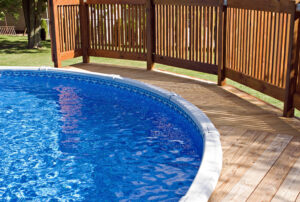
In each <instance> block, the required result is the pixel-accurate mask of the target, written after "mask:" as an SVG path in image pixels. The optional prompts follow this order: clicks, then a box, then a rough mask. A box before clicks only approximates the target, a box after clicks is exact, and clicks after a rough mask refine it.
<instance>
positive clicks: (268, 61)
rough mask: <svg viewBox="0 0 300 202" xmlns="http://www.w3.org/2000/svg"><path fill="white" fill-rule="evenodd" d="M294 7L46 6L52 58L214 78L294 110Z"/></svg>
mask: <svg viewBox="0 0 300 202" xmlns="http://www.w3.org/2000/svg"><path fill="white" fill-rule="evenodd" d="M296 3H298V2H295V1H290V0H251V1H248V0H228V1H227V5H224V2H223V0H189V1H186V0H85V1H83V0H49V5H50V6H49V13H50V15H51V37H52V58H53V61H54V63H55V66H56V67H60V66H61V61H62V60H66V59H70V58H74V57H79V56H83V62H84V63H88V62H89V56H99V57H110V58H123V59H132V60H142V61H147V69H148V70H151V69H152V68H153V66H154V63H161V64H166V65H172V66H177V67H181V68H186V69H191V70H196V71H200V72H206V73H211V74H217V75H218V84H219V85H223V84H225V79H226V78H230V79H232V80H234V81H237V82H239V83H242V84H244V85H246V86H249V87H251V88H253V89H255V90H258V91H260V92H262V93H265V94H267V95H269V96H272V97H274V98H276V99H278V100H281V101H283V102H284V116H288V117H290V116H293V114H294V108H298V109H300V66H299V62H298V60H299V44H300V41H299V31H300V29H299V13H298V12H297V11H296V6H297V4H296Z"/></svg>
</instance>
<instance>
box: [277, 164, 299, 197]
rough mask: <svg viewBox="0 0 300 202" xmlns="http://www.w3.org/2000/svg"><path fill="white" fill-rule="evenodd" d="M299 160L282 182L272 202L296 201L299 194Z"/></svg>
mask: <svg viewBox="0 0 300 202" xmlns="http://www.w3.org/2000/svg"><path fill="white" fill-rule="evenodd" d="M299 176H300V158H298V160H297V161H296V163H295V164H294V165H293V167H292V168H291V170H290V172H289V174H288V175H287V177H286V178H285V180H284V182H283V183H282V185H281V186H280V188H279V190H278V191H277V193H276V195H275V196H274V198H273V199H272V202H279V201H283V200H284V201H287V202H289V201H291V202H293V201H296V199H297V197H298V195H299V192H300V182H299Z"/></svg>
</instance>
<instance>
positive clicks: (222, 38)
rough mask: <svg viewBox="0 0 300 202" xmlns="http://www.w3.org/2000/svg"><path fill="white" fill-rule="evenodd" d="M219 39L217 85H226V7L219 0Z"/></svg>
mask: <svg viewBox="0 0 300 202" xmlns="http://www.w3.org/2000/svg"><path fill="white" fill-rule="evenodd" d="M219 9H220V10H219V37H218V42H217V43H218V56H219V57H218V85H219V86H223V85H225V84H226V77H225V71H226V69H225V65H226V23H227V19H226V16H227V6H225V5H224V3H223V1H222V0H220V6H219Z"/></svg>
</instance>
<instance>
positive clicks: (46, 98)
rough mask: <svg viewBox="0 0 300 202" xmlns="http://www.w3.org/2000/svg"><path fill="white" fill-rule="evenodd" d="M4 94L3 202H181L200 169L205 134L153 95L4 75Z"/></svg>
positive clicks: (0, 110) (0, 141)
mask: <svg viewBox="0 0 300 202" xmlns="http://www.w3.org/2000/svg"><path fill="white" fill-rule="evenodd" d="M0 97H1V100H0V158H1V160H0V199H3V200H16V199H25V200H38V201H47V200H51V201H63V200H65V201H72V200H73V201H103V200H104V201H145V200H153V201H178V200H179V199H180V198H181V197H182V196H184V195H185V193H186V192H187V190H188V188H189V186H190V185H191V183H192V181H193V179H194V177H195V175H196V173H197V171H198V169H199V165H200V162H201V157H202V150H201V147H200V149H199V147H196V146H195V145H194V143H193V140H192V139H191V136H192V134H195V135H199V134H198V133H199V131H198V130H196V129H195V127H194V125H193V124H191V123H190V121H188V120H187V119H186V118H185V117H183V116H182V115H180V114H178V113H177V112H176V111H174V110H172V109H171V108H170V107H169V106H167V105H165V104H163V103H160V102H158V101H155V100H153V99H151V98H150V97H151V96H149V97H147V96H143V95H140V94H138V93H131V92H129V91H128V90H126V89H124V88H118V87H113V86H108V85H101V84H97V83H93V82H85V81H84V79H82V80H81V81H78V80H76V79H68V76H66V77H65V78H62V77H39V76H35V75H34V74H29V75H27V76H20V75H18V76H15V75H13V74H7V75H5V74H2V76H1V77H0ZM201 146H202V145H201Z"/></svg>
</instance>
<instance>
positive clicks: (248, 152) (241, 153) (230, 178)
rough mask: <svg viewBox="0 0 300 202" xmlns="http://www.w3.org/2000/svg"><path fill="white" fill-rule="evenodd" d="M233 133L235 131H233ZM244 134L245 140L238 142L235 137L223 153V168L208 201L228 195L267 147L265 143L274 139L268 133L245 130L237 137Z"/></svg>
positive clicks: (217, 199) (267, 143)
mask: <svg viewBox="0 0 300 202" xmlns="http://www.w3.org/2000/svg"><path fill="white" fill-rule="evenodd" d="M233 134H236V133H234V132H233ZM221 136H222V132H221ZM245 136H248V137H249V138H248V139H244V140H245V142H240V141H241V140H237V139H236V140H232V141H233V142H235V143H234V145H233V146H232V148H231V149H230V152H228V153H223V169H222V172H221V176H220V179H219V183H218V185H217V187H216V189H215V191H214V193H213V195H212V197H211V198H210V201H221V200H222V199H223V198H224V197H225V196H226V195H228V193H229V192H230V191H231V190H232V188H233V187H234V186H235V184H236V183H238V182H239V181H240V179H241V178H242V177H243V176H244V174H245V173H246V172H247V170H248V169H249V168H251V167H252V166H253V165H254V163H255V162H256V159H258V158H259V156H260V154H261V153H262V152H263V151H265V150H266V149H267V145H269V144H271V143H272V141H273V139H274V137H273V136H270V135H269V134H268V133H260V132H256V131H247V132H246V133H244V134H240V135H239V136H237V137H245ZM222 143H223V142H222ZM235 147H236V148H238V149H236V148H235Z"/></svg>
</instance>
